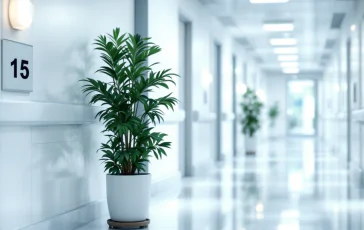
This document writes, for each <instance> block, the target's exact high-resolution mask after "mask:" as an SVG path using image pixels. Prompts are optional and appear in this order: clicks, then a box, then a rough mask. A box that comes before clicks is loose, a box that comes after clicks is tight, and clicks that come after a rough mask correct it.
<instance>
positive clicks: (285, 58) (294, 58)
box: [278, 55, 298, 61]
mask: <svg viewBox="0 0 364 230" xmlns="http://www.w3.org/2000/svg"><path fill="white" fill-rule="evenodd" d="M278 61H298V56H297V55H278Z"/></svg>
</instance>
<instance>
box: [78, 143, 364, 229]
mask: <svg viewBox="0 0 364 230" xmlns="http://www.w3.org/2000/svg"><path fill="white" fill-rule="evenodd" d="M340 165H341V164H340V162H338V160H337V158H336V157H335V156H333V155H332V154H331V153H330V151H327V150H326V149H325V147H324V146H321V145H320V144H319V143H317V142H316V141H315V140H313V139H307V138H302V139H286V140H280V141H278V140H274V142H267V143H264V146H263V145H262V146H261V149H260V151H259V152H258V154H257V156H255V157H249V158H245V157H242V158H239V159H235V160H234V162H233V163H232V164H226V165H225V166H223V167H220V168H217V169H216V170H213V171H212V172H211V174H210V176H207V177H199V178H189V179H184V181H183V186H182V188H181V190H180V192H179V195H178V196H176V197H175V198H170V199H168V200H166V201H163V202H161V203H158V202H157V203H153V205H152V207H151V220H152V222H151V225H150V227H149V229H152V230H164V229H166V230H345V229H347V230H359V229H363V228H364V226H362V221H361V219H362V218H363V217H364V215H363V210H364V203H363V200H362V198H363V192H362V190H361V185H359V186H356V187H355V189H354V190H353V189H352V190H349V189H348V184H349V183H347V181H348V173H347V171H346V170H345V169H343V168H342V167H340ZM354 184H355V183H354ZM103 221H104V220H100V221H96V222H95V223H92V224H90V225H88V226H84V227H82V228H80V229H79V230H86V229H87V230H96V229H97V230H100V229H107V227H106V226H105V224H104V223H101V222H103ZM100 226H102V227H100Z"/></svg>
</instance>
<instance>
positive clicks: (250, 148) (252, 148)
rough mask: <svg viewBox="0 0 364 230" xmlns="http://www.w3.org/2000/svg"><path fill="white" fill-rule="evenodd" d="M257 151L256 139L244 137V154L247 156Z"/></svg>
mask: <svg viewBox="0 0 364 230" xmlns="http://www.w3.org/2000/svg"><path fill="white" fill-rule="evenodd" d="M256 151H257V138H256V137H255V136H253V137H249V135H246V136H245V152H246V153H247V154H255V153H256Z"/></svg>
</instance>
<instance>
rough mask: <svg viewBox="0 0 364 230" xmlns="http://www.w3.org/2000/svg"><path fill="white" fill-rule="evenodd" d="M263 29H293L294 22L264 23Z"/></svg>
mask: <svg viewBox="0 0 364 230" xmlns="http://www.w3.org/2000/svg"><path fill="white" fill-rule="evenodd" d="M263 30H265V31H293V30H294V25H293V23H282V22H280V23H264V24H263Z"/></svg>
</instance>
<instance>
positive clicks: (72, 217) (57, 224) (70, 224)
mask: <svg viewBox="0 0 364 230" xmlns="http://www.w3.org/2000/svg"><path fill="white" fill-rule="evenodd" d="M106 215H108V211H107V202H106V200H104V201H99V202H93V203H91V204H88V205H85V206H82V207H80V208H77V209H74V210H72V211H69V212H67V213H63V214H61V215H58V216H55V217H52V218H50V219H47V220H44V221H41V222H38V223H35V224H32V225H29V226H27V227H23V228H19V230H49V229H52V230H66V229H67V230H71V229H76V228H79V227H81V226H83V225H86V224H88V223H90V222H92V221H94V220H96V219H98V218H100V217H102V216H106Z"/></svg>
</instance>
